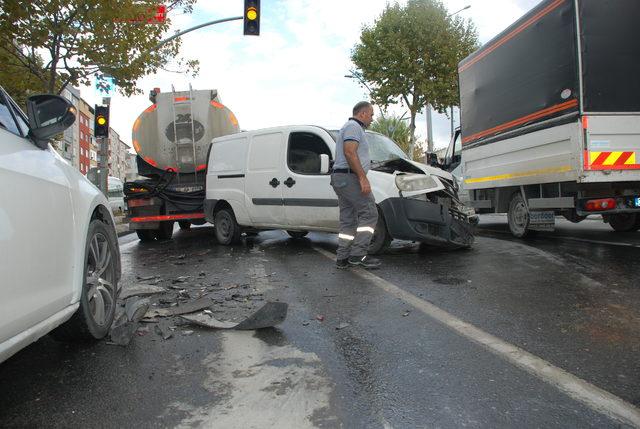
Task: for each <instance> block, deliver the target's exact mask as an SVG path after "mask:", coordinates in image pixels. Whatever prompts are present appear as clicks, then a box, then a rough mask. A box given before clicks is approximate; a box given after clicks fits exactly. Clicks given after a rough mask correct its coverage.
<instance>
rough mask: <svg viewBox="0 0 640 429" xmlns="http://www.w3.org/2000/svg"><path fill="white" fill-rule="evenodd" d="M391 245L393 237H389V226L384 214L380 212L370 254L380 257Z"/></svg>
mask: <svg viewBox="0 0 640 429" xmlns="http://www.w3.org/2000/svg"><path fill="white" fill-rule="evenodd" d="M389 243H391V236H390V235H389V231H387V224H386V222H385V221H384V216H383V215H382V212H381V211H380V210H378V222H377V223H376V229H375V230H374V232H373V238H371V243H369V250H368V253H369V254H371V255H378V254H380V253H382V252H383V251H384V249H386V248H387V247H389Z"/></svg>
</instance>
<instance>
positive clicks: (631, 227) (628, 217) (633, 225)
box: [609, 213, 640, 232]
mask: <svg viewBox="0 0 640 429" xmlns="http://www.w3.org/2000/svg"><path fill="white" fill-rule="evenodd" d="M609 225H611V228H613V229H614V231H617V232H630V231H637V230H638V228H640V218H639V217H638V215H636V214H635V213H618V214H614V215H609Z"/></svg>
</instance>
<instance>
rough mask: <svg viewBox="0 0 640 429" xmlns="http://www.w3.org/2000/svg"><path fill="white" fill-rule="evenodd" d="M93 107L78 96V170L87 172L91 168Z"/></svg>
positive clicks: (83, 172)
mask: <svg viewBox="0 0 640 429" xmlns="http://www.w3.org/2000/svg"><path fill="white" fill-rule="evenodd" d="M93 118H94V109H93V107H91V106H90V105H89V104H88V103H87V102H86V101H85V100H83V99H82V98H80V100H79V103H78V118H77V119H76V120H77V122H78V170H80V172H81V173H82V174H87V172H88V171H89V169H90V168H91V147H92V145H93V140H94V138H93Z"/></svg>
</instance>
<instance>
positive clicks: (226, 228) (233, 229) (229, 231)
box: [213, 207, 241, 246]
mask: <svg viewBox="0 0 640 429" xmlns="http://www.w3.org/2000/svg"><path fill="white" fill-rule="evenodd" d="M213 221H214V224H213V226H214V228H215V234H216V239H217V240H218V243H220V244H223V245H225V246H228V245H230V244H235V243H238V242H239V241H240V234H241V231H240V225H238V222H236V217H235V215H234V214H233V210H232V209H231V208H230V207H223V208H221V209H220V210H218V211H217V212H216V214H215V215H214V217H213Z"/></svg>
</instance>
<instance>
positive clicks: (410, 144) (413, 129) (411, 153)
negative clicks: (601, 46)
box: [407, 108, 417, 159]
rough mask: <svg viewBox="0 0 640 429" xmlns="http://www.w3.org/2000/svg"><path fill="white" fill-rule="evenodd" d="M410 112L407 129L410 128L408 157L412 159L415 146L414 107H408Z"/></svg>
mask: <svg viewBox="0 0 640 429" xmlns="http://www.w3.org/2000/svg"><path fill="white" fill-rule="evenodd" d="M409 110H410V112H411V122H410V124H409V130H411V143H409V153H408V154H407V155H409V159H413V150H414V148H415V146H416V113H417V112H416V110H415V109H414V108H411V109H409Z"/></svg>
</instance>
